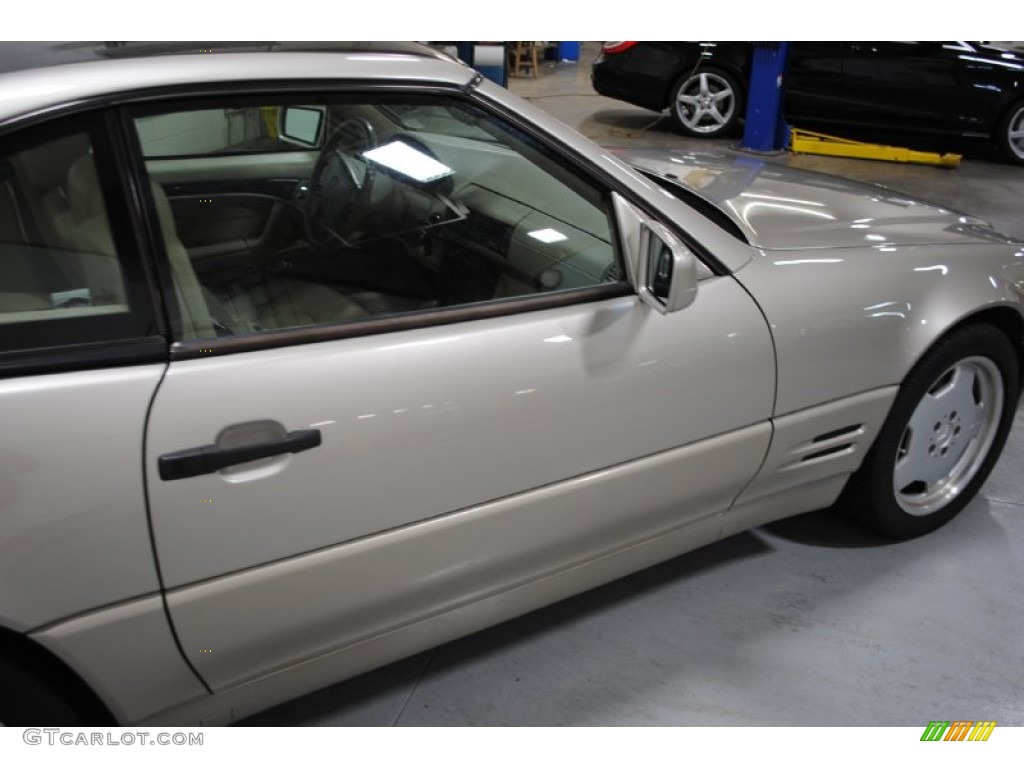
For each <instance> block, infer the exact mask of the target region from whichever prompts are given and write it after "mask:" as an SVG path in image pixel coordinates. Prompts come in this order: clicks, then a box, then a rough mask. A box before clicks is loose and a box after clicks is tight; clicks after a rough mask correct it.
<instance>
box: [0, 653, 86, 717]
mask: <svg viewBox="0 0 1024 768" xmlns="http://www.w3.org/2000/svg"><path fill="white" fill-rule="evenodd" d="M84 724H85V721H84V720H83V718H82V717H81V716H80V715H79V713H78V711H77V710H76V709H75V708H74V707H73V706H72V705H71V704H70V703H69V702H68V700H67V699H66V698H65V697H64V696H63V695H62V694H61V692H60V691H59V690H58V688H57V686H56V685H55V684H54V681H53V680H51V679H49V676H47V675H44V674H40V673H37V672H34V671H33V670H31V669H26V668H23V667H22V666H21V665H15V664H14V663H12V662H10V661H8V660H6V659H0V725H6V726H66V725H84Z"/></svg>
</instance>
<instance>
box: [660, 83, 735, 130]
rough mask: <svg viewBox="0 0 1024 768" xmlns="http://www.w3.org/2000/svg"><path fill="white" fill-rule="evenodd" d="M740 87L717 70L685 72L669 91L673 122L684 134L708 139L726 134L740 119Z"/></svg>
mask: <svg viewBox="0 0 1024 768" xmlns="http://www.w3.org/2000/svg"><path fill="white" fill-rule="evenodd" d="M742 106H743V90H742V89H741V87H740V84H739V83H738V82H737V81H736V79H735V78H734V77H733V76H732V75H730V74H729V73H727V72H724V71H722V70H720V69H702V70H700V71H699V72H692V73H689V74H687V75H685V76H684V77H683V78H682V79H681V80H680V81H679V82H678V83H677V84H676V87H675V88H674V89H673V90H672V103H671V104H670V105H669V109H670V111H671V113H672V122H673V123H674V125H675V126H676V128H678V129H679V130H680V131H682V132H683V133H687V134H690V135H691V136H705V137H709V138H713V137H718V136H724V135H727V134H728V133H729V132H730V131H731V130H732V129H733V128H734V127H735V126H736V123H737V121H738V120H739V118H740V109H741V108H742Z"/></svg>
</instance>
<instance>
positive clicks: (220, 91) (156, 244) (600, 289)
mask: <svg viewBox="0 0 1024 768" xmlns="http://www.w3.org/2000/svg"><path fill="white" fill-rule="evenodd" d="M268 89H269V90H268ZM267 93H272V94H273V95H274V97H275V98H276V97H293V98H295V99H296V100H301V99H302V98H303V96H304V95H306V94H310V93H317V94H328V93H332V94H345V93H352V94H361V93H371V94H380V93H394V94H396V95H397V94H401V95H406V94H408V95H420V94H423V95H431V94H435V95H443V96H446V97H457V98H459V100H461V101H465V102H467V103H468V104H469V105H470V106H475V107H477V108H479V109H483V110H484V111H485V112H488V113H489V114H491V115H493V116H495V117H497V118H499V119H501V120H502V121H504V122H505V123H507V124H509V125H512V126H513V127H514V128H516V129H517V130H519V131H521V132H523V133H524V134H526V135H527V136H528V137H529V138H530V139H532V140H533V141H536V142H538V143H540V144H541V146H543V147H545V148H548V149H550V150H551V151H552V155H553V158H552V159H554V160H555V161H556V162H558V163H560V164H562V165H564V166H566V167H567V169H568V170H570V171H572V172H574V173H576V174H579V175H582V176H583V178H584V179H585V180H587V181H588V182H589V183H591V184H593V185H594V186H595V187H596V188H597V189H599V190H606V191H607V197H608V211H607V215H608V220H609V224H610V226H611V227H612V230H613V243H612V245H613V247H614V248H615V252H616V258H617V259H618V260H619V261H620V262H621V261H623V260H624V259H625V254H624V253H623V252H622V243H621V236H620V235H619V233H618V230H617V226H618V222H617V221H616V219H615V215H614V211H613V210H612V207H611V193H612V191H613V185H610V184H608V183H607V182H605V181H603V180H599V179H597V178H595V173H594V170H595V169H594V168H593V166H590V165H589V164H584V165H582V166H581V164H580V162H579V159H578V158H577V157H575V156H567V155H566V153H565V151H564V148H563V147H562V146H561V144H559V143H555V142H554V141H553V140H552V137H550V136H548V135H546V134H543V133H538V132H537V131H535V130H530V127H529V124H524V123H523V122H522V121H521V120H517V119H510V115H509V114H508V113H506V112H505V111H503V110H495V109H494V108H493V106H492V105H491V104H490V103H489V102H481V101H480V100H479V99H477V98H473V93H474V92H473V90H472V89H471V88H470V87H468V86H467V87H455V86H446V85H439V84H424V83H422V82H415V81H413V82H408V83H405V82H401V83H386V84H382V83H380V82H379V81H367V82H361V81H360V82H355V81H345V82H341V83H339V81H336V80H323V81H316V80H314V81H289V82H277V81H273V80H271V81H260V82H245V83H230V84H227V85H226V86H225V84H223V83H216V84H211V85H210V86H209V87H203V88H199V87H196V86H189V87H187V88H178V87H173V88H164V89H160V91H158V92H147V94H146V97H145V98H144V99H142V98H139V99H135V100H132V101H128V100H124V101H122V102H120V103H119V109H118V113H119V115H120V121H121V131H122V132H123V135H124V143H125V147H126V149H127V152H128V154H129V159H128V164H129V166H130V168H131V171H132V173H133V174H134V175H135V180H134V187H135V188H136V189H138V190H141V191H142V196H143V198H144V203H143V204H142V206H141V208H140V215H141V219H142V220H143V222H144V224H143V226H144V229H145V231H146V233H147V237H148V240H149V246H150V249H151V252H152V253H153V255H154V258H155V261H156V262H157V264H158V274H159V276H160V282H161V283H162V284H165V285H171V284H172V283H171V267H170V262H169V259H168V257H167V253H166V250H165V248H164V244H163V239H162V238H161V237H160V236H159V232H160V230H159V224H158V221H157V214H156V208H155V203H154V201H153V199H152V195H151V194H150V193H149V191H148V188H147V185H146V183H145V182H144V180H145V179H146V178H148V176H147V174H146V169H145V163H146V161H147V159H148V160H155V159H158V158H146V157H145V156H144V155H143V151H142V146H141V143H140V141H139V138H138V135H137V133H136V131H135V130H134V126H133V125H132V121H133V119H134V118H136V117H139V116H142V115H147V114H157V113H159V112H161V111H164V110H173V109H176V108H177V109H180V108H183V107H188V106H191V104H194V103H196V102H199V103H204V102H207V101H214V100H216V99H218V98H223V97H249V98H252V97H255V96H258V95H264V94H267ZM175 159H179V158H175ZM602 175H603V176H606V174H602ZM619 186H620V185H618V184H615V185H614V187H615V188H617V187H619ZM164 295H165V300H164V301H163V305H164V306H165V307H166V311H167V312H168V314H169V315H170V317H171V327H172V328H174V327H180V325H179V320H180V318H179V317H178V315H177V302H176V301H175V300H174V295H173V292H170V293H167V292H165V294H164ZM630 295H633V296H635V295H636V294H635V291H634V289H633V286H632V285H630V284H629V283H628V282H627V281H626V279H625V278H622V279H620V280H619V281H617V282H614V283H602V284H598V285H595V286H588V287H585V288H574V289H571V290H565V291H554V292H551V293H541V294H529V295H527V296H518V297H511V298H508V299H497V300H492V301H488V302H481V303H479V304H468V305H464V306H458V307H443V308H435V309H425V310H420V311H416V312H407V313H402V314H401V315H395V316H386V317H378V318H371V319H368V320H359V321H356V322H351V323H332V324H323V325H314V326H301V327H297V328H294V329H280V330H273V331H266V332H262V333H259V334H254V335H251V336H219V337H216V338H210V339H198V340H189V341H174V342H173V343H172V344H171V348H170V359H171V360H172V361H178V360H189V359H196V358H206V357H211V356H214V355H216V356H220V355H226V354H233V353H237V352H249V351H255V350H262V349H275V348H278V347H284V346H294V345H299V344H309V343H316V342H321V341H331V340H337V339H347V338H356V337H360V336H370V335H375V334H381V333H394V332H398V331H405V330H414V329H417V328H430V327H437V326H442V325H450V324H454V323H461V322H467V321H471V320H480V319H486V318H493V317H504V316H512V315H517V314H523V313H526V312H535V311H541V310H545V309H552V308H556V307H565V306H575V305H579V304H587V303H591V302H594V301H601V300H605V299H609V298H615V297H619V296H630Z"/></svg>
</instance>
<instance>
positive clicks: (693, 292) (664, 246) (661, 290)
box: [635, 221, 698, 315]
mask: <svg viewBox="0 0 1024 768" xmlns="http://www.w3.org/2000/svg"><path fill="white" fill-rule="evenodd" d="M637 267H638V268H637V270H636V272H637V274H636V282H635V286H636V289H637V293H638V294H639V296H640V299H641V301H643V302H644V303H645V304H647V305H648V306H649V307H651V308H653V309H655V310H657V311H658V312H660V313H661V314H663V315H667V314H668V313H669V312H678V311H679V310H680V309H685V308H686V307H688V306H690V305H691V304H692V303H693V302H694V300H695V299H696V298H697V282H698V279H697V258H696V257H695V256H694V255H693V254H692V253H691V252H690V251H689V249H687V247H686V246H685V245H683V244H682V243H681V242H680V241H679V238H677V237H676V236H675V235H673V234H672V233H671V232H670V231H669V230H668V228H667V227H664V226H662V225H661V224H658V223H657V222H654V221H645V222H644V223H643V224H642V225H641V227H640V253H639V260H638V264H637Z"/></svg>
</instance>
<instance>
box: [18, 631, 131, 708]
mask: <svg viewBox="0 0 1024 768" xmlns="http://www.w3.org/2000/svg"><path fill="white" fill-rule="evenodd" d="M0 659H3V660H5V661H8V662H10V663H13V664H15V665H18V666H20V667H22V668H24V669H27V670H29V671H30V672H31V673H32V675H33V676H34V677H37V678H38V679H39V680H40V682H42V683H44V684H45V685H47V686H48V687H50V688H52V689H54V690H55V691H58V692H59V693H60V694H61V695H62V696H63V697H65V698H66V700H67V702H68V704H69V705H70V707H71V708H72V709H73V710H74V711H75V712H76V713H77V714H78V715H79V716H80V717H81V718H82V721H83V723H85V724H87V725H97V726H99V725H117V720H116V719H115V718H114V716H113V715H112V714H111V713H110V710H109V709H108V708H107V706H106V704H104V703H103V701H102V699H100V697H99V696H97V695H96V693H95V692H94V691H93V690H92V688H90V687H89V685H88V684H87V683H86V682H85V681H84V680H83V679H82V678H81V677H80V676H79V674H78V673H77V672H75V670H74V669H72V668H71V667H70V666H68V664H67V663H66V662H65V661H64V660H63V659H61V658H60V657H58V656H57V655H56V654H54V653H53V652H52V651H50V650H48V649H47V648H45V647H43V646H42V645H40V644H38V643H36V642H34V641H33V640H32V639H31V638H29V637H27V636H25V635H23V634H21V633H20V632H16V631H14V630H12V629H8V628H7V627H2V626H0ZM45 725H63V723H45Z"/></svg>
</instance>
